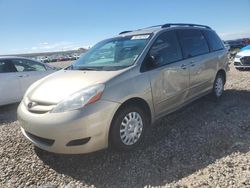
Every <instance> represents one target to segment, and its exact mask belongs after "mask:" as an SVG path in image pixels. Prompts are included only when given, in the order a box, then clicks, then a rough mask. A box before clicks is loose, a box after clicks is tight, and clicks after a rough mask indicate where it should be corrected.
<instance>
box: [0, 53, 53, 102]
mask: <svg viewBox="0 0 250 188" xmlns="http://www.w3.org/2000/svg"><path fill="white" fill-rule="evenodd" d="M53 72H55V68H53V67H51V66H49V65H45V64H43V63H40V62H37V61H34V60H31V59H28V58H23V57H13V56H12V57H10V56H8V57H7V56H2V57H0V106H2V105H6V104H11V103H16V102H20V101H21V100H22V98H23V96H24V93H25V92H26V90H27V89H28V87H29V86H30V85H31V84H33V83H34V82H35V81H37V80H39V79H41V78H43V77H45V76H47V75H49V74H51V73H53Z"/></svg>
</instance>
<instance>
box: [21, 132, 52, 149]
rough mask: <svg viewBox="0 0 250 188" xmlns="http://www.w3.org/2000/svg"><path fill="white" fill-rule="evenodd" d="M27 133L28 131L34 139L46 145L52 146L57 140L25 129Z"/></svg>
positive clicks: (28, 134) (29, 135) (27, 133)
mask: <svg viewBox="0 0 250 188" xmlns="http://www.w3.org/2000/svg"><path fill="white" fill-rule="evenodd" d="M25 133H26V135H27V136H28V137H29V138H30V139H32V140H34V141H36V142H39V143H41V144H43V145H46V146H52V145H53V144H54V142H55V140H52V139H47V138H42V137H40V136H36V135H34V134H31V133H29V132H27V131H25Z"/></svg>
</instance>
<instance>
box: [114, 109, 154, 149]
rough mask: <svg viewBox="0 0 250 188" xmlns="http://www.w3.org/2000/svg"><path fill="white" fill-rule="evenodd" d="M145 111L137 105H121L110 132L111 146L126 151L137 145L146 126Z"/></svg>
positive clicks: (142, 136)
mask: <svg viewBox="0 0 250 188" xmlns="http://www.w3.org/2000/svg"><path fill="white" fill-rule="evenodd" d="M148 123H149V121H148V118H147V116H146V113H145V112H144V111H143V110H142V109H141V108H140V107H138V106H134V105H129V106H124V107H122V108H121V109H120V110H119V111H118V112H117V114H116V115H115V117H114V119H113V122H112V126H111V132H110V141H111V146H113V147H114V148H115V149H118V150H124V151H128V150H131V149H133V148H135V147H136V146H137V145H139V144H140V143H141V142H142V140H143V138H144V135H145V131H146V128H147V126H148Z"/></svg>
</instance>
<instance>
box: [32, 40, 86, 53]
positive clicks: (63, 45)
mask: <svg viewBox="0 0 250 188" xmlns="http://www.w3.org/2000/svg"><path fill="white" fill-rule="evenodd" d="M81 47H83V45H82V44H81V43H71V42H64V41H62V42H58V43H48V42H42V43H39V44H38V45H36V46H33V47H31V48H30V50H28V51H29V53H35V52H55V51H66V50H76V49H78V48H81Z"/></svg>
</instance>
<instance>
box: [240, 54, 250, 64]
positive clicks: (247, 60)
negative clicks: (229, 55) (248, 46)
mask: <svg viewBox="0 0 250 188" xmlns="http://www.w3.org/2000/svg"><path fill="white" fill-rule="evenodd" d="M240 61H241V63H242V64H243V65H250V56H245V57H242V58H241V59H240Z"/></svg>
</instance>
